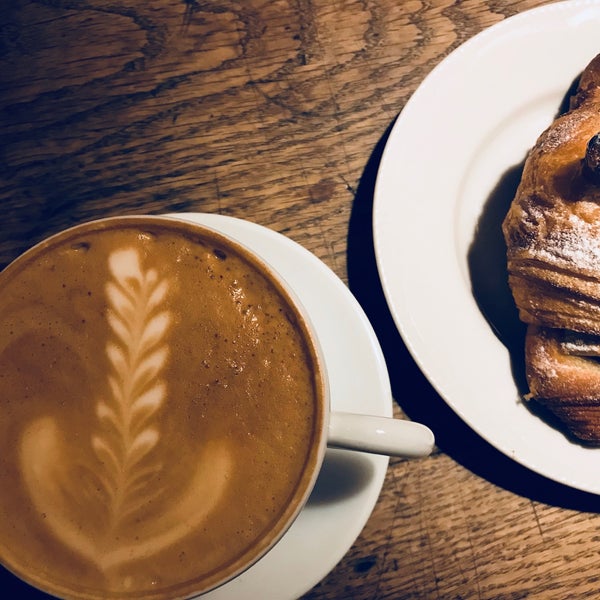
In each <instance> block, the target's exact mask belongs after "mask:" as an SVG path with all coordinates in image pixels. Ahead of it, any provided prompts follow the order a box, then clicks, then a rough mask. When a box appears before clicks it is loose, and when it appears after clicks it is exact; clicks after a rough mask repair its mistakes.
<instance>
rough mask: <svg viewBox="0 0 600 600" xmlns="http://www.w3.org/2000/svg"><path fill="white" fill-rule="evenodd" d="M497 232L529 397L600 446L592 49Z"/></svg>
mask: <svg viewBox="0 0 600 600" xmlns="http://www.w3.org/2000/svg"><path fill="white" fill-rule="evenodd" d="M503 233H504V237H505V240H506V245H507V259H508V273H509V284H510V287H511V290H512V293H513V297H514V299H515V302H516V305H517V308H518V310H519V316H520V318H521V320H522V321H524V322H525V323H527V324H528V327H527V334H526V341H525V363H526V364H525V367H526V376H527V382H528V385H529V389H530V394H529V396H530V397H532V398H534V399H535V400H537V401H538V402H539V403H540V404H542V405H544V406H546V407H547V408H548V409H549V410H550V411H552V412H553V413H554V414H555V415H556V416H557V417H558V418H559V419H561V420H562V421H563V422H564V424H565V425H566V428H567V429H568V431H569V432H570V433H571V434H572V435H574V436H575V437H576V438H579V439H580V440H583V441H585V442H588V443H592V444H600V55H598V56H597V57H596V58H595V59H594V60H592V62H591V63H590V64H589V65H588V66H587V67H586V68H585V70H584V71H583V73H582V75H581V78H580V80H579V84H578V87H577V90H576V92H575V94H574V95H573V96H572V97H571V99H570V106H569V110H568V111H567V112H566V113H565V114H563V115H561V116H559V117H558V118H557V119H556V120H555V121H554V122H553V123H552V124H551V125H550V127H548V129H546V131H544V132H543V133H542V134H541V135H540V137H539V138H538V140H537V142H536V144H535V146H534V147H533V148H532V149H531V151H530V152H529V155H528V156H527V159H526V161H525V165H524V169H523V174H522V178H521V182H520V184H519V187H518V189H517V193H516V196H515V198H514V200H513V202H512V204H511V206H510V209H509V211H508V214H507V215H506V218H505V220H504V223H503Z"/></svg>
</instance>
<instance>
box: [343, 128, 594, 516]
mask: <svg viewBox="0 0 600 600" xmlns="http://www.w3.org/2000/svg"><path fill="white" fill-rule="evenodd" d="M390 130H391V126H390V128H389V129H388V130H387V131H386V133H385V135H384V136H383V137H382V138H381V139H380V140H379V143H378V144H377V146H376V147H375V149H374V151H373V153H372V155H371V157H370V159H369V161H368V163H367V165H366V168H365V170H364V173H363V176H362V178H361V181H360V183H359V186H358V189H357V190H356V196H355V202H354V206H353V209H352V215H351V218H350V228H349V233H348V279H349V286H350V289H351V291H352V292H353V294H354V295H355V296H356V298H357V300H358V301H359V303H360V304H361V306H362V307H363V310H364V311H365V313H366V314H367V316H368V317H369V319H370V321H371V324H372V325H373V328H374V330H375V333H376V335H377V337H378V339H379V343H380V344H381V347H382V350H383V353H384V356H385V359H386V361H387V366H388V370H389V375H390V381H391V385H392V392H393V395H394V398H395V399H396V401H397V402H398V403H399V405H400V406H401V407H402V409H403V410H404V412H405V413H406V414H407V415H408V416H409V417H410V418H411V419H413V420H415V421H419V422H421V423H424V424H426V425H428V426H429V427H430V428H431V429H432V430H433V432H434V433H435V436H436V443H437V446H438V447H439V448H440V449H441V450H442V451H443V452H445V453H446V454H448V455H449V456H451V457H452V458H453V459H454V460H456V461H457V462H459V463H460V464H461V465H463V466H464V467H466V468H467V469H469V470H470V471H472V472H473V473H475V474H477V475H478V476H480V477H483V478H485V479H487V480H488V481H490V482H492V483H494V484H496V485H498V486H500V487H503V488H505V489H507V490H510V491H512V492H514V493H516V494H519V495H521V496H524V497H527V498H531V499H533V500H536V501H540V502H544V503H547V504H551V505H556V506H561V507H564V508H570V509H574V510H580V511H589V512H598V511H600V496H597V495H595V494H589V493H586V492H581V491H578V490H575V489H573V488H570V487H568V486H565V485H562V484H559V483H556V482H554V481H551V480H549V479H547V478H545V477H543V476H541V475H538V474H537V473H534V472H533V471H531V470H529V469H527V468H525V467H523V466H521V465H520V464H518V463H516V462H515V461H513V460H511V459H510V458H508V457H507V456H506V455H504V454H503V453H501V452H500V451H498V450H496V449H495V448H494V447H493V446H492V445H490V444H489V443H487V442H486V441H485V440H483V439H482V438H481V437H480V436H479V435H478V434H476V433H475V432H474V431H473V430H472V429H471V428H470V427H468V426H467V425H466V424H465V423H464V422H463V421H462V420H461V419H460V418H459V417H458V416H457V415H456V414H455V413H454V411H452V409H451V408H450V407H449V406H448V405H447V404H446V403H445V402H444V401H443V399H442V398H441V397H440V396H439V395H438V394H437V392H436V391H435V390H434V389H433V387H432V386H431V384H430V383H429V382H428V380H427V379H426V378H425V376H424V375H423V374H422V372H421V371H420V369H419V367H418V366H417V364H416V363H415V361H414V360H413V358H412V356H411V355H410V353H409V352H408V350H407V348H406V346H405V344H404V343H403V341H402V338H401V336H400V334H399V333H398V330H397V328H396V326H395V323H394V321H393V318H392V316H391V314H390V311H389V309H388V306H387V303H386V300H385V297H384V293H383V289H382V287H381V282H380V280H379V276H378V272H377V265H376V260H375V252H374V246H373V232H372V209H373V194H374V187H375V179H376V175H377V169H378V167H379V163H380V160H381V155H382V152H383V149H384V147H385V144H386V141H387V139H388V136H389V133H390ZM521 171H522V165H519V166H515V167H514V168H513V169H511V170H510V171H509V172H507V173H506V174H505V175H504V177H503V178H502V179H501V181H500V182H499V184H498V186H497V187H496V189H495V190H494V192H493V193H492V195H491V196H490V198H489V199H488V202H487V204H486V207H485V210H484V214H483V215H482V217H481V220H480V223H479V228H478V234H477V236H476V237H475V239H474V241H473V245H472V248H471V253H470V257H469V261H470V265H469V266H470V269H471V277H472V284H473V288H474V290H477V300H478V303H479V305H480V308H481V310H482V312H483V313H484V315H485V316H486V318H487V319H488V321H490V322H491V323H493V324H494V329H495V331H496V335H498V337H499V338H500V339H501V340H502V341H503V343H505V344H506V345H507V347H508V348H509V350H510V351H511V353H512V357H513V362H514V369H513V373H514V376H515V381H516V382H517V385H519V386H522V385H523V371H522V368H521V367H520V366H519V365H522V342H523V335H524V329H523V326H522V325H521V324H520V323H519V321H518V317H517V314H516V309H515V308H514V306H513V303H512V299H511V297H510V291H509V289H508V285H507V283H506V278H505V277H502V278H501V280H500V279H494V278H490V277H489V273H490V269H489V265H490V264H494V265H495V270H496V272H501V271H502V269H504V272H505V269H506V260H505V257H504V252H505V250H504V242H503V240H502V237H501V231H500V225H501V222H502V218H503V216H504V214H505V213H506V210H507V209H508V206H509V203H510V201H511V200H512V197H513V195H514V192H515V190H516V186H517V184H518V181H519V179H520V175H521ZM400 194H401V190H399V201H400ZM485 265H487V268H485ZM502 265H503V266H502ZM482 395H483V396H484V395H485V392H483V393H482Z"/></svg>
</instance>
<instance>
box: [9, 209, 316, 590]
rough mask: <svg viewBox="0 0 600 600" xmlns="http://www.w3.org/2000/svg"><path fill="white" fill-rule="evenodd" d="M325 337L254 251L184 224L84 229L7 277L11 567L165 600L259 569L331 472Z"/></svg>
mask: <svg viewBox="0 0 600 600" xmlns="http://www.w3.org/2000/svg"><path fill="white" fill-rule="evenodd" d="M309 340H310V334H309V332H308V328H307V325H306V323H305V322H304V320H303V319H302V317H301V316H300V315H299V314H298V312H297V311H296V309H295V308H294V304H293V302H292V301H291V299H290V298H289V296H288V294H287V292H285V290H284V289H283V288H282V287H281V286H280V285H279V284H278V283H277V282H275V281H273V280H272V279H271V278H270V277H269V276H268V274H267V273H266V272H265V271H264V269H263V268H262V266H261V265H260V263H259V262H257V261H256V260H255V259H254V258H253V257H252V256H251V255H250V254H249V253H248V252H246V251H245V250H244V249H243V248H241V247H239V246H238V245H237V244H234V243H231V242H230V241H228V240H227V239H226V238H224V237H223V236H221V235H219V234H216V233H213V232H210V230H206V229H205V228H199V227H198V226H197V225H195V224H188V223H185V222H183V221H179V220H176V219H166V218H153V217H123V218H115V219H105V220H101V221H97V222H95V223H91V224H85V225H82V226H79V227H75V228H73V229H72V230H70V231H69V232H67V233H63V234H59V235H57V236H54V237H52V238H50V239H49V240H47V241H45V242H43V243H41V244H39V245H37V246H36V247H34V248H33V249H32V250H30V251H29V252H27V253H25V254H24V255H23V256H22V257H21V258H20V259H17V260H16V261H15V262H14V263H12V264H11V265H9V266H8V267H7V268H6V269H5V270H4V272H2V273H1V274H0V407H1V411H2V417H1V419H0V560H1V562H2V563H3V564H4V565H5V566H6V567H7V568H8V569H10V570H12V571H13V572H14V573H15V574H17V575H18V576H20V577H21V578H23V579H25V580H26V581H28V582H29V583H31V584H33V585H35V586H37V587H40V588H42V589H44V590H46V591H48V592H50V593H52V594H55V595H58V596H64V597H72V598H111V597H112V598H127V597H135V598H163V597H164V598H168V597H171V596H173V597H184V596H191V595H194V594H197V593H200V592H202V591H206V590H207V589H210V588H212V587H214V586H215V585H217V584H219V583H221V582H222V581H223V580H224V579H226V578H228V577H230V576H231V575H232V574H235V573H237V572H238V571H239V570H240V569H243V568H244V567H245V566H247V565H246V563H247V561H252V560H254V559H256V558H257V557H258V556H259V554H260V552H261V551H262V550H264V549H265V548H266V547H268V546H269V545H270V544H271V542H272V541H273V539H275V538H278V537H279V536H281V535H282V534H283V533H284V530H285V528H286V526H287V525H289V519H290V518H291V517H293V515H295V514H296V513H297V511H298V510H299V508H300V507H301V504H302V501H303V499H305V496H306V494H307V493H308V492H309V490H310V487H311V485H312V483H313V482H314V477H315V476H316V468H315V465H318V462H319V461H320V459H321V458H322V451H323V441H322V439H321V436H322V435H323V429H324V428H323V420H324V418H325V417H324V411H325V409H326V407H325V400H324V394H325V391H324V384H323V381H322V379H323V375H322V372H321V366H320V364H319V360H318V357H317V355H316V353H315V350H314V347H313V346H312V344H311V343H310V341H309Z"/></svg>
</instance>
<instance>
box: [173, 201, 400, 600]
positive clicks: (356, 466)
mask: <svg viewBox="0 0 600 600" xmlns="http://www.w3.org/2000/svg"><path fill="white" fill-rule="evenodd" d="M170 216H174V217H178V218H182V219H187V220H190V221H194V222H197V223H201V224H204V225H206V226H208V227H211V228H213V229H216V230H218V231H220V232H222V233H224V234H226V235H229V236H230V237H232V238H234V239H236V240H237V241H239V242H241V243H242V244H244V245H246V246H248V247H249V248H251V249H252V250H254V251H255V252H256V253H257V254H259V256H261V258H263V259H264V260H265V261H266V262H268V263H269V264H270V265H271V266H272V267H273V268H274V269H276V270H277V271H279V273H280V274H281V275H282V276H283V277H284V278H285V279H286V280H287V281H288V283H289V284H290V285H291V287H292V288H293V289H294V291H295V292H296V294H297V295H298V296H299V298H300V301H301V302H302V303H303V305H304V306H305V308H306V310H307V311H308V314H309V316H310V318H311V320H312V321H313V323H314V324H315V326H316V328H317V330H318V331H319V339H320V342H321V345H322V349H323V353H324V355H325V362H326V364H327V369H328V371H329V374H330V387H331V405H332V408H333V409H335V410H344V411H350V412H363V413H369V414H374V415H381V416H388V417H389V416H392V395H391V389H390V383H389V378H388V373H387V368H386V365H385V360H384V357H383V354H382V352H381V348H380V346H379V342H378V341H377V338H376V337H375V334H374V332H373V329H372V327H371V325H370V323H369V321H368V319H367V317H366V316H365V314H364V312H363V310H362V308H361V307H360V305H359V304H358V302H357V301H356V299H355V298H354V296H353V295H352V294H351V293H350V291H349V290H348V288H347V287H346V286H345V285H344V284H343V282H342V281H341V280H340V279H339V278H338V277H337V276H336V275H335V274H334V273H333V272H332V271H331V270H330V269H329V268H328V267H327V266H326V265H325V264H324V263H323V262H321V261H320V260H319V259H318V258H317V257H316V256H314V255H313V254H311V253H310V252H309V251H308V250H306V249H305V248H303V247H302V246H300V245H298V244H297V243H295V242H293V241H292V240H290V239H289V238H287V237H285V236H283V235H281V234H279V233H276V232H275V231H272V230H270V229H267V228H265V227H262V226H260V225H257V224H255V223H251V222H249V221H244V220H241V219H236V218H232V217H226V216H222V215H215V214H203V213H202V214H201V213H178V214H173V215H170ZM388 462H389V459H388V457H384V456H378V455H368V454H364V453H359V452H351V451H347V450H328V451H327V454H326V456H325V462H324V464H323V468H322V470H321V474H320V476H319V479H318V481H317V485H316V487H315V489H314V491H313V493H312V495H311V497H310V500H309V502H308V504H307V505H306V507H305V508H304V510H303V511H302V512H301V514H300V516H299V517H298V519H297V520H296V522H295V523H294V524H293V525H292V527H291V528H290V529H289V531H288V532H287V533H286V534H285V536H284V537H283V538H282V540H281V541H280V542H279V544H277V546H276V547H275V548H274V549H273V550H271V551H270V552H269V554H267V555H266V556H265V557H264V558H263V559H262V560H260V561H259V562H258V563H256V564H255V565H254V566H253V567H252V568H250V569H249V570H248V571H246V572H245V573H244V574H242V575H240V576H239V577H238V578H236V579H235V580H234V581H232V582H230V583H228V584H226V585H224V586H222V587H220V588H219V589H217V590H214V591H213V592H210V593H208V594H206V595H204V596H202V598H203V599H210V600H256V599H257V598H260V599H261V600H269V599H273V600H283V599H293V598H298V597H299V596H301V595H303V594H304V593H306V592H307V591H308V590H310V589H311V588H312V587H313V586H315V585H316V584H317V583H318V582H319V581H320V580H321V579H323V578H324V577H325V576H326V575H327V574H328V573H329V571H331V569H333V567H334V566H335V565H336V564H337V563H338V561H339V560H340V559H341V558H342V557H343V556H344V554H346V552H347V551H348V550H349V548H350V547H351V546H352V544H353V543H354V541H355V540H356V538H357V537H358V535H359V534H360V532H361V531H362V529H363V527H364V525H365V523H366V522H367V519H368V518H369V516H370V514H371V512H372V510H373V507H374V506H375V503H376V501H377V499H378V497H379V494H380V492H381V487H382V485H383V481H384V478H385V473H386V470H387V466H388Z"/></svg>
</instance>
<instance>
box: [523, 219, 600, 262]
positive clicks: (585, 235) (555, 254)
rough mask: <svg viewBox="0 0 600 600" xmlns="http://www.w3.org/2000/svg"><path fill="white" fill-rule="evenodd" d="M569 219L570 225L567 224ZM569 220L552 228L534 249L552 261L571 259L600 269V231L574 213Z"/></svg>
mask: <svg viewBox="0 0 600 600" xmlns="http://www.w3.org/2000/svg"><path fill="white" fill-rule="evenodd" d="M567 223H568V225H567ZM567 223H565V222H561V223H560V227H555V228H550V229H549V230H548V233H547V236H546V237H545V238H543V239H541V240H539V241H538V244H536V247H534V248H532V249H531V250H532V251H533V252H535V254H536V256H537V257H539V258H540V259H543V260H545V261H547V262H549V263H554V264H557V263H568V264H569V265H571V266H574V267H577V268H579V269H582V270H586V271H596V272H597V271H598V269H600V231H598V228H597V227H594V226H593V225H591V224H590V223H588V222H587V221H584V220H583V219H581V218H580V217H579V216H577V215H575V214H570V215H569V218H568V221H567Z"/></svg>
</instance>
